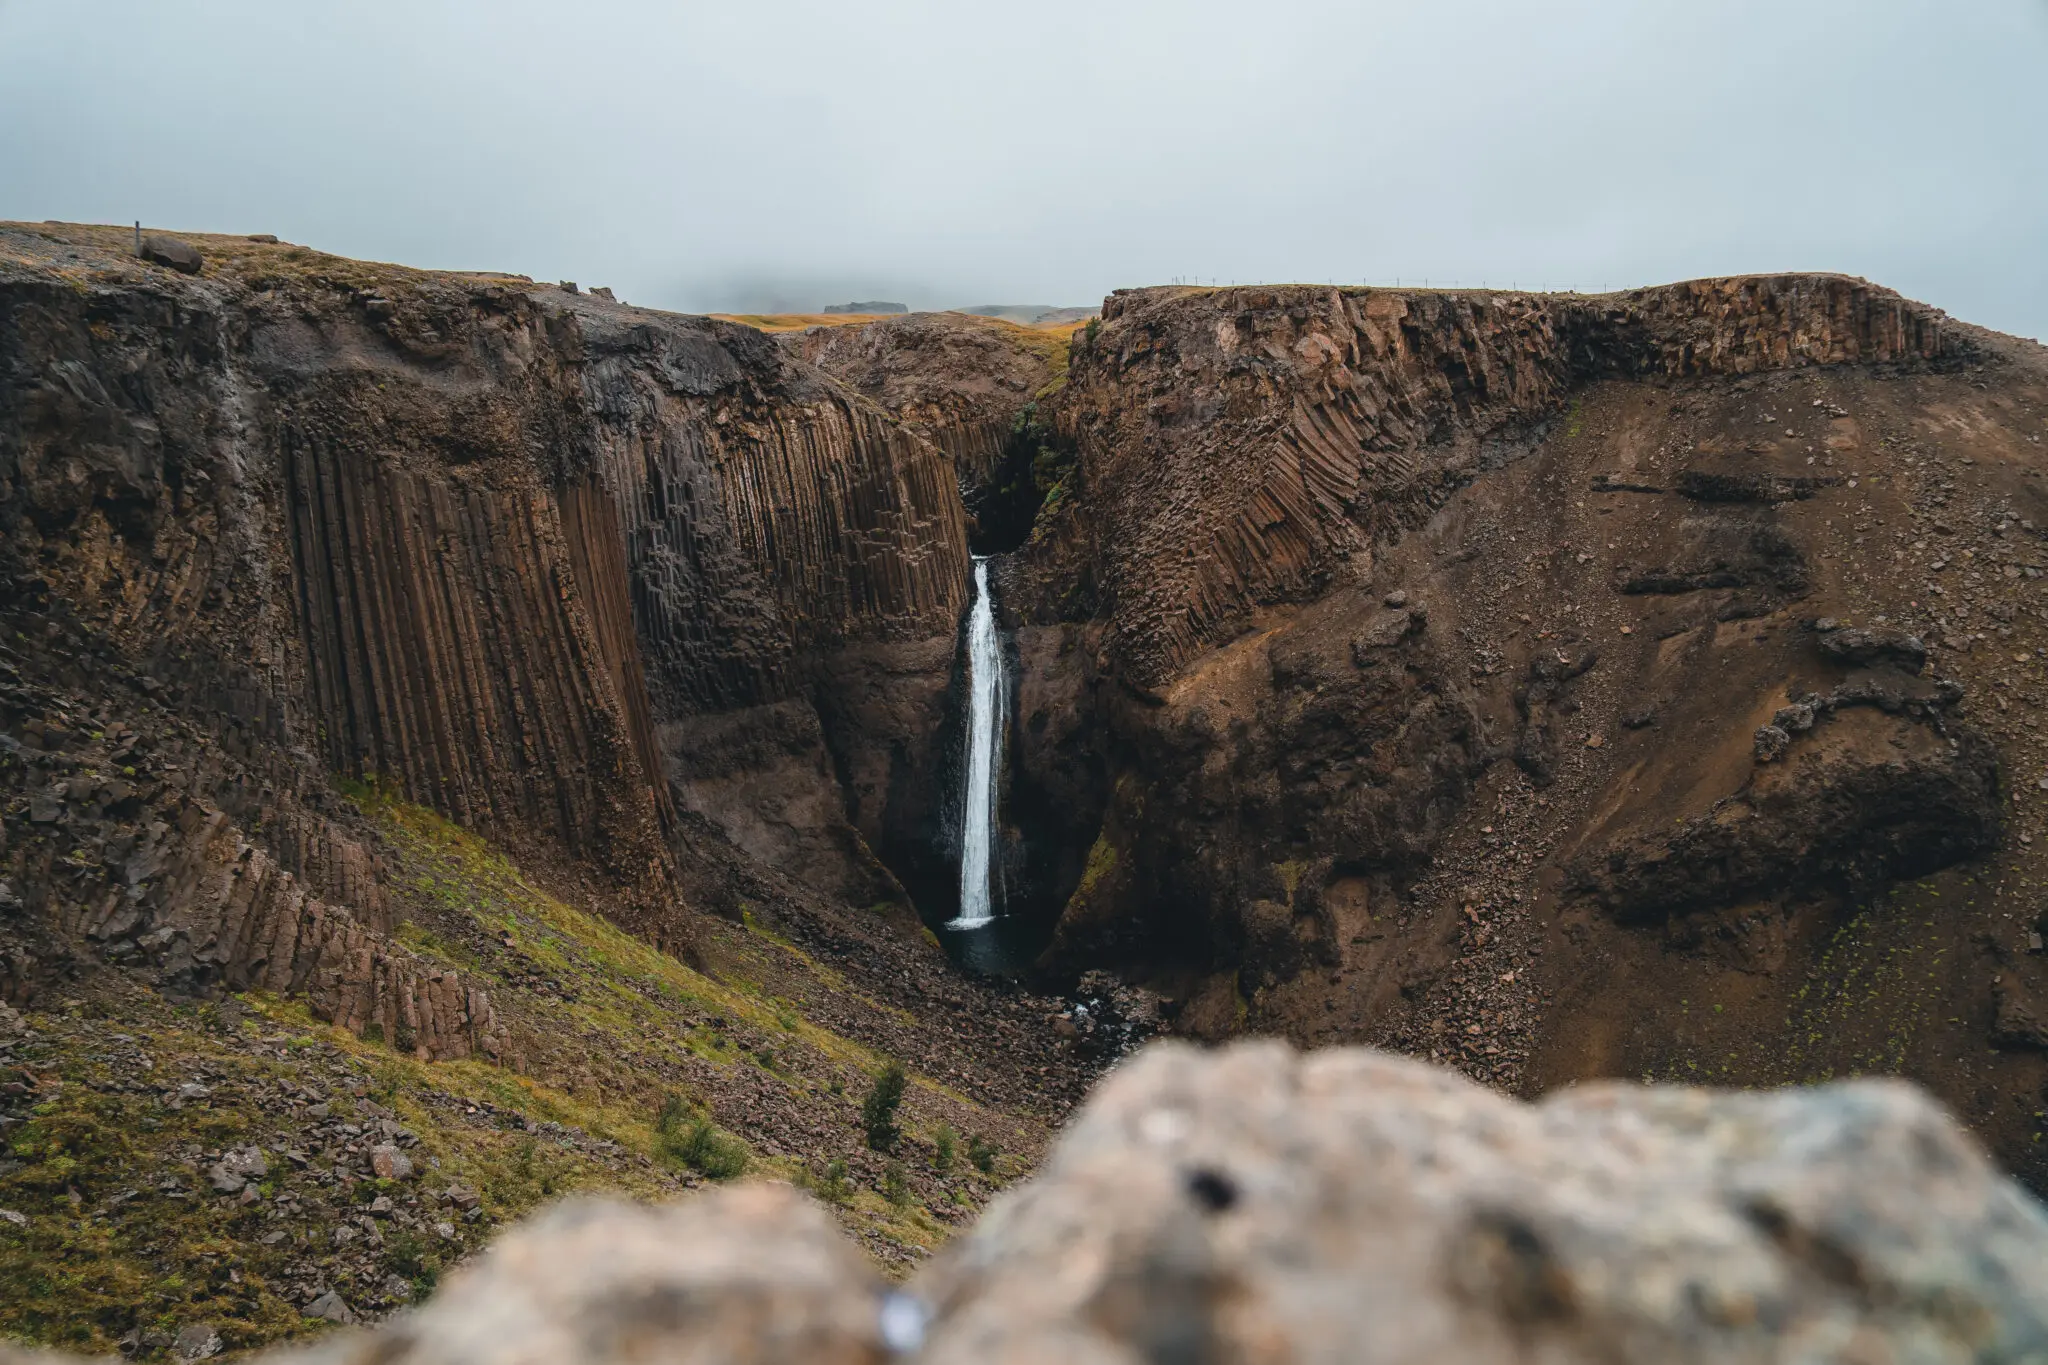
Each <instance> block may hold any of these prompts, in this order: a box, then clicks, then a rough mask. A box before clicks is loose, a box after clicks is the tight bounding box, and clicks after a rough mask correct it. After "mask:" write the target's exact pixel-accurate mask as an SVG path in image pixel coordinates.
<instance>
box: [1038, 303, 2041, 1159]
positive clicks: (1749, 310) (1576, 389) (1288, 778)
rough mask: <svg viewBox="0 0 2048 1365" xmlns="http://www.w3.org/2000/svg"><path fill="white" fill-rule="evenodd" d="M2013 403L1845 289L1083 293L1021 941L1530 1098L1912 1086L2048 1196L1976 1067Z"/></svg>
mask: <svg viewBox="0 0 2048 1365" xmlns="http://www.w3.org/2000/svg"><path fill="white" fill-rule="evenodd" d="M2044 414H2048V361H2044V358H2043V353H2042V352H2041V351H2040V350H2039V348H2037V347H2033V346H2030V345H2028V344H2025V343H2019V342H2014V341H2012V340H2010V339H2007V338H1999V337H1996V336H1993V335H1991V334H1989V333H1984V332H1981V331H1978V330H1976V329H1972V328H1969V327H1966V326H1963V325H1961V324H1958V323H1955V322H1952V321H1950V320H1948V319H1946V318H1945V317H1943V316H1942V315H1941V314H1939V313H1937V312H1935V311H1934V310H1932V309H1929V308H1926V307H1924V306H1923V305H1919V304H1915V303H1911V302H1909V301H1907V300H1904V299H1901V298H1899V297H1898V296H1896V295H1893V294H1890V293H1888V292H1887V291H1884V290H1881V289H1877V288H1874V287H1872V286H1870V285H1867V284H1865V283H1863V282H1861V281H1855V280H1848V279H1843V278H1839V277H1831V276H1782V277H1760V278H1751V279H1736V280H1717V281H1702V282H1696V283H1692V284H1687V285H1678V286H1672V287H1669V288H1663V289H1652V290H1639V291H1635V292H1632V293H1628V294H1622V295H1615V296H1608V297H1600V298H1591V297H1583V296H1562V297H1534V296H1526V295H1506V294H1482V293H1426V294H1425V293H1401V292H1397V291H1387V290H1329V289H1310V288H1296V289H1236V290H1201V291H1196V290H1147V291H1130V292H1126V293H1121V294H1119V295H1116V296H1114V297H1113V298H1112V299H1111V300H1110V301H1109V304H1108V305H1107V307H1106V308H1105V310H1104V315H1103V324H1102V326H1101V327H1100V329H1099V330H1098V331H1097V332H1096V333H1094V335H1093V336H1092V338H1082V339H1077V344H1076V347H1075V350H1074V354H1073V360H1072V364H1071V370H1070V380H1069V383H1068V386H1067V387H1066V389H1065V390H1064V391H1063V393H1062V394H1061V396H1060V397H1059V399H1058V401H1057V403H1056V404H1055V405H1054V411H1053V413H1052V419H1053V421H1054V422H1055V424H1056V425H1057V427H1058V429H1059V431H1060V432H1061V433H1062V435H1063V436H1064V437H1065V438H1066V439H1068V440H1070V441H1071V442H1072V443H1073V446H1074V451H1075V465H1074V468H1073V470H1072V473H1071V476H1070V478H1069V490H1068V492H1069V495H1068V496H1065V497H1063V498H1061V499H1060V500H1058V502H1057V503H1056V504H1055V505H1052V506H1049V507H1048V509H1047V511H1046V512H1045V513H1044V514H1042V515H1041V516H1040V518H1039V521H1038V524H1037V525H1036V527H1035V528H1034V530H1033V532H1032V535H1031V537H1030V540H1029V542H1028V543H1027V544H1026V545H1025V546H1024V547H1023V548H1022V549H1021V550H1020V551H1019V552H1018V553H1017V554H1016V556H1014V559H1013V562H1012V563H1011V564H1010V565H1009V567H1008V569H1007V571H1006V573H1005V575H1004V580H1003V581H1004V583H1005V585H1006V587H1007V589H1008V591H1007V594H1006V599H1007V601H1008V603H1009V605H1010V606H1011V607H1012V609H1013V610H1014V611H1015V612H1016V613H1017V615H1018V617H1019V618H1020V623H1019V625H1018V627H1017V633H1018V639H1019V651H1020V657H1021V658H1022V659H1024V660H1025V661H1026V662H1025V670H1026V675H1025V676H1024V677H1023V678H1022V679H1020V682H1019V696H1020V698H1022V697H1027V696H1037V697H1042V698H1047V699H1048V700H1047V701H1045V702H1044V703H1043V704H1041V705H1040V706H1038V707H1037V708H1036V714H1035V713H1034V708H1033V706H1031V705H1028V704H1023V703H1021V702H1020V706H1019V723H1018V729H1017V735H1016V739H1015V747H1014V749H1013V758H1012V761H1013V771H1014V774H1015V777H1014V781H1015V784H1016V789H1017V790H1018V791H1020V792H1025V791H1035V790H1059V791H1061V792H1063V793H1066V794H1067V795H1066V797H1065V799H1064V800H1063V801H1062V802H1061V810H1062V816H1063V821H1064V823H1061V824H1057V825H1054V824H1040V825H1038V826H1037V827H1036V828H1033V827H1030V826H1027V827H1026V828H1025V829H1024V831H1023V837H1024V839H1025V841H1026V843H1027V844H1028V843H1030V842H1031V841H1032V840H1033V839H1034V838H1036V839H1038V840H1040V841H1041V842H1047V843H1053V844H1056V845H1058V847H1057V848H1056V849H1055V850H1054V851H1053V852H1051V853H1049V854H1047V855H1045V861H1046V862H1047V863H1048V864H1050V865H1055V866H1057V867H1058V868H1059V869H1060V872H1059V874H1058V876H1057V877H1056V878H1053V879H1051V882H1052V884H1051V885H1049V886H1048V887H1047V888H1046V890H1045V893H1044V894H1045V895H1046V898H1047V901H1048V902H1050V903H1051V904H1054V905H1062V903H1063V908H1062V909H1061V910H1060V912H1059V924H1058V928H1057V931H1056V933H1055V935H1054V937H1053V940H1052V946H1051V948H1050V950H1049V953H1048V955H1047V957H1046V958H1045V959H1044V964H1043V965H1044V966H1046V967H1047V968H1048V969H1050V970H1053V971H1055V972H1057V973H1060V974H1073V973H1078V972H1079V971H1081V970H1083V969H1085V968H1088V967H1091V966H1097V965H1101V964H1104V963H1115V964H1120V965H1121V967H1122V969H1123V970H1124V971H1125V972H1126V973H1127V974H1129V975H1132V976H1134V977H1137V978H1139V979H1142V980H1145V981H1147V982H1149V983H1151V984H1152V985H1154V986H1155V987H1158V988H1159V989H1161V990H1163V991H1165V992H1166V994H1167V996H1168V1008H1169V1010H1170V1011H1178V1013H1177V1015H1176V1027H1178V1028H1181V1029H1183V1030H1185V1031H1187V1032H1190V1033H1194V1034H1197V1035H1202V1036H1217V1035H1223V1034H1229V1033H1233V1032H1238V1031H1242V1030H1274V1031H1284V1032H1286V1033H1288V1034H1290V1035H1291V1036H1294V1037H1296V1038H1298V1039H1303V1040H1311V1039H1324V1040H1343V1039H1364V1040H1369V1041H1375V1042H1381V1043H1385V1044H1391V1045H1394V1046H1398V1047H1401V1048H1404V1049H1409V1050H1413V1051H1416V1052H1420V1053H1423V1054H1426V1055H1431V1056H1436V1057H1440V1058H1444V1059H1447V1060H1454V1061H1456V1062H1457V1063H1458V1064H1460V1065H1462V1066H1464V1067H1466V1068H1467V1069H1468V1070H1470V1071H1471V1072H1472V1073H1473V1074H1475V1075H1479V1076H1482V1077H1485V1078H1488V1079H1491V1080H1493V1081H1495V1082H1497V1083H1501V1084H1506V1085H1511V1086H1512V1085H1527V1086H1531V1087H1536V1086H1541V1085H1545V1084H1554V1083H1557V1082H1559V1081H1562V1080H1566V1079H1575V1078H1580V1077H1586V1076H1595V1075H1611V1074H1623V1075H1642V1074H1645V1073H1649V1074H1652V1075H1676V1076H1686V1075H1694V1074H1708V1073H1709V1072H1710V1074H1712V1075H1714V1076H1716V1077H1725V1078H1726V1079H1728V1080H1731V1081H1747V1082H1767V1081H1784V1080H1803V1079H1813V1078H1819V1077H1823V1076H1826V1075H1830V1074H1841V1073H1842V1072H1844V1071H1846V1070H1858V1071H1861V1070H1870V1069H1880V1070H1894V1071H1898V1070H1902V1071H1904V1072H1905V1073H1906V1074H1909V1075H1913V1076H1915V1077H1918V1078H1921V1079H1924V1080H1925V1081H1927V1082H1928V1083H1929V1084H1931V1085H1933V1086H1935V1088H1936V1089H1937V1090H1939V1091H1940V1093H1942V1094H1943V1095H1944V1096H1945V1097H1947V1098H1949V1099H1950V1100H1951V1101H1952V1102H1953V1103H1955V1104H1956V1105H1957V1106H1958V1108H1959V1109H1960V1110H1962V1111H1963V1112H1964V1113H1965V1114H1967V1115H1968V1116H1969V1118H1970V1119H1971V1121H1973V1122H1976V1123H1980V1124H1982V1125H1984V1128H1985V1131H1986V1134H1987V1136H1988V1137H1989V1139H1990V1140H1991V1141H1993V1142H1994V1143H1995V1144H1996V1146H1997V1148H1998V1150H1999V1152H2000V1154H2001V1156H2002V1157H2003V1158H2004V1159H2006V1160H2008V1161H2012V1162H2013V1163H2015V1165H2016V1166H2017V1167H2019V1168H2020V1169H2021V1170H2022V1171H2024V1172H2027V1173H2028V1176H2027V1178H2028V1179H2030V1180H2038V1179H2042V1178H2048V1172H2043V1171H2042V1170H2041V1169H2039V1168H2038V1166H2037V1165H2035V1164H2030V1163H2032V1162H2033V1160H2034V1159H2033V1157H2032V1155H2031V1154H2032V1153H2034V1152H2036V1151H2038V1146H2037V1144H2036V1143H2035V1142H2034V1140H2033V1139H2034V1135H2035V1133H2036V1132H2037V1131H2038V1124H2037V1123H2036V1121H2035V1120H2034V1119H2033V1118H2031V1117H2029V1116H2028V1115H2031V1113H2032V1111H2031V1110H2029V1111H2028V1115H2022V1114H2020V1113H2019V1112H2018V1110H2017V1107H2013V1108H2006V1107H2002V1106H2000V1105H1998V1104H1997V1103H1996V1102H1995V1101H1994V1100H1993V1099H1992V1098H1991V1096H1993V1095H1996V1094H2032V1093H2035V1092H2036V1091H2038V1090H2039V1088H2040V1086H2041V1085H2042V1083H2043V1081H2044V1080H2048V1072H2044V1071H2043V1070H2042V1068H2041V1066H2040V1065H2039V1062H2038V1057H2037V1056H2036V1054H2034V1053H2032V1052H2031V1051H2030V1050H2029V1049H2027V1048H2026V1047H2023V1046H2016V1045H2013V1044H2010V1043H2000V1044H1999V1046H2000V1048H2001V1049H2003V1050H2001V1051H1998V1052H1995V1053H1994V1052H1991V1051H1990V1050H1989V1049H1988V1048H1987V1046H1986V1044H1987V1042H1991V1041H1994V1040H1995V1039H1998V1038H2018V1037H2022V1036H2025V1035H2026V1033H2027V1029H2026V1026H2024V1025H2022V1024H2019V1023H2013V1022H2009V1023H2008V1025H1999V1024H1998V1023H1997V1022H1996V1017H1997V1015H1998V1012H1999V1011H1998V1005H1997V1002H1996V1001H1995V1000H1994V999H1993V991H1992V990H1991V988H1990V987H1989V985H1988V983H1989V982H1990V981H1991V980H1992V979H1993V978H1994V976H1995V974H1996V973H1998V972H2007V973H2009V974H2010V977H2009V979H2010V980H2011V981H2012V982H2013V983H2014V984H2013V986H2012V987H2011V988H2009V989H2006V988H2002V989H2006V995H2005V996H2004V997H2002V998H2006V999H2012V1000H2018V999H2020V998H2021V988H2022V987H2023V986H2024V987H2025V989H2026V990H2029V991H2031V990H2033V989H2034V987H2033V986H2031V985H2029V984H2028V983H2031V982H2034V981H2037V980H2039V979H2040V978H2041V973H2042V966H2041V964H2042V961H2043V959H2042V958H2041V957H2040V956H2039V955H2038V954H2035V953H2033V952H2031V951H2030V949H2029V945H2030V944H2032V943H2035V942H2038V941H2039V939H2038V938H2037V937H2035V935H2037V934H2038V933H2039V931H2040V928H2041V925H2040V923H2039V917H2040V910H2039V906H2038V905H2037V904H2035V903H2034V902H2033V900H2032V899H2031V898H2030V896H2029V895H2028V893H2027V891H2026V887H2027V886H2028V885H2029V884H2030V883H2031V882H2032V881H2034V880H2035V878H2036V877H2037V876H2039V875H2043V873H2042V872H2041V871H2040V870H2037V869H2035V868H2034V860H2035V859H2036V858H2037V857H2038V856H2039V855H2038V854H2037V853H2036V852H2035V851H2034V850H2035V849H2036V848H2037V847H2039V846H2040V845H2039V844H2038V843H2037V842H2036V840H2037V838H2038V834H2039V833H2040V832H2039V831H2035V830H2034V829H2033V828H2032V826H2033V823H2034V821H2035V816H2036V812H2035V811H2034V810H2033V797H2032V796H2030V795H2027V794H2026V793H2027V792H2031V791H2032V788H2033V786H2034V785H2035V784H2033V782H2032V777H2033V776H2034V775H2037V770H2039V769H2040V768H2041V765H2042V764H2043V763H2044V762H2048V751H2044V750H2043V749H2042V748H2041V742H2040V740H2039V739H2038V737H2037V736H2036V735H2035V734H2034V732H2033V729H2032V727H2031V725H2030V723H2027V722H2026V721H2025V716H2026V715H2027V711H2028V708H2031V707H2033V706H2035V705H2037V704H2039V699H2038V697H2037V696H2036V693H2037V691H2038V689H2036V688H2035V687H2034V685H2033V682H2032V680H2031V672H2032V670H2033V669H2034V668H2036V667H2037V664H2036V661H2037V660H2038V659H2039V657H2040V638H2041V636H2042V633H2043V632H2042V628H2041V626H2040V625H2039V622H2040V621H2042V620H2043V619H2048V617H2044V616H2043V615H2042V613H2043V611H2044V606H2043V602H2042V599H2041V598H2040V593H2041V592H2042V591H2043V589H2042V588H2041V587H2040V586H2039V585H2040V584H2042V583H2043V582H2044V581H2048V580H2044V578H2043V573H2044V570H2048V554H2044V553H2043V552H2042V550H2041V548H2040V541H2041V538H2042V536H2043V535H2044V534H2048V530H2044V529H2043V528H2048V496H2044V492H2043V489H2042V486H2041V479H2042V477H2043V472H2044V463H2043V460H2042V458H2041V450H2042V445H2041V442H2042V441H2043V440H2048V434H2044V430H2043V428H2044V423H2048V416H2044ZM1040 639H1043V640H1063V641H1067V642H1070V646H1069V647H1070V648H1072V649H1079V650H1081V651H1084V652H1085V660H1086V666H1085V667H1081V666H1079V665H1078V664H1077V662H1076V661H1075V660H1074V659H1073V657H1072V654H1071V653H1062V652H1061V651H1059V650H1048V649H1045V648H1043V647H1034V646H1032V645H1031V643H1030V642H1032V641H1034V640H1040ZM1034 661H1036V662H1034ZM1034 670H1036V671H1037V673H1038V676H1034ZM1084 678H1085V679H1086V681H1085V683H1083V682H1080V681H1079V680H1081V679H1084ZM1052 698H1058V700H1050V699H1052ZM1076 736H1089V737H1090V738H1089V739H1088V741H1087V742H1086V744H1085V745H1082V744H1077V742H1076ZM1084 752H1085V753H1086V754H1088V755H1092V756H1093V758H1094V759H1095V761H1096V762H1097V763H1098V764H1099V767H1098V768H1097V769H1095V770H1094V771H1092V772H1091V771H1090V770H1089V768H1088V766H1087V763H1086V762H1084V761H1081V755H1082V754H1083V753H1084ZM1077 773H1078V774H1084V775H1085V777H1086V780H1085V781H1082V782H1079V783H1077V782H1076V781H1075V780H1074V779H1075V775H1076V774H1077ZM2019 773H2024V774H2026V775H2027V777H2026V781H2025V788H2024V791H2022V792H2021V794H2020V795H2019V796H2018V797H2017V799H2016V798H2015V796H2014V788H2015V787H2016V786H2018V785H2019V784H2018V783H2016V782H2015V781H2014V775H2015V774H2019ZM1014 809H1017V806H1014V805H1013V810H1014ZM2022 835H2024V836H2025V837H2024V838H2022V837H2020V836H2022ZM1905 879H1923V880H1922V881H1920V882H1918V883H1915V884H1911V885H1908V884H1905ZM1924 879H1932V880H1924ZM1908 907H1910V908H1908ZM1880 964H1882V965H1881V966H1880ZM1894 974H1896V975H1898V976H1899V977H1900V984H1897V985H1891V986H1878V985H1875V984H1865V983H1874V982H1875V981H1877V980H1884V981H1891V980H1892V977H1893V975H1894ZM1909 977H1910V979H1911V980H1912V981H1913V982H1914V984H1913V986H1912V987H1911V988H1910V991H1908V989H1907V988H1906V987H1905V986H1904V985H1903V981H1904V979H1906V978H1909ZM1909 1002H1910V1003H1909ZM2022 1012H2023V1011H2022V1007H2021V1006H2017V1005H2015V1006H2009V1007H2007V1008H2006V1009H2005V1011H2004V1014H2005V1017H2006V1019H2007V1020H2008V1021H2014V1020H2018V1019H2019V1018H2020V1017H2021V1014H2022Z"/></svg>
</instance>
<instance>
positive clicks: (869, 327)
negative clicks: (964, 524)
mask: <svg viewBox="0 0 2048 1365" xmlns="http://www.w3.org/2000/svg"><path fill="white" fill-rule="evenodd" d="M782 344H783V345H784V346H786V347H787V348H788V349H789V350H790V351H791V352H792V353H793V354H796V355H799V356H801V357H802V358H803V359H804V360H806V361H808V362H810V363H811V364H814V365H816V366H817V367H818V368H819V369H822V370H824V371H825V372H826V373H827V374H830V375H832V376H833V377H835V378H837V379H839V380H842V381H843V382H845V383H846V384H847V385H849V386H850V387H852V388H854V389H856V390H858V391H859V392H860V393H862V394H865V395H866V396H867V397H868V398H870V399H872V400H874V402H876V403H877V404H879V405H880V406H881V407H882V408H884V409H885V410H886V411H888V412H889V413H891V414H893V415H894V416H895V417H896V419H897V420H898V421H900V422H902V423H903V424H904V425H905V426H907V427H910V428H911V429H913V430H915V431H917V432H918V433H919V434H921V435H923V436H924V437H925V438H926V439H928V440H930V441H931V442H932V443H933V444H935V445H937V446H938V447H939V448H940V449H941V450H943V451H944V452H945V453H946V455H947V457H948V458H949V459H951V460H952V461H953V466H954V468H955V469H956V470H957V471H958V473H959V477H960V481H961V483H962V485H963V486H965V487H967V488H969V489H974V488H978V487H980V486H981V485H983V484H985V483H987V482H988V480H989V479H990V478H991V477H993V476H994V475H995V473H996V469H997V466H998V464H1000V463H1001V461H1002V458H1003V454H1004V447H1005V445H1006V443H1007V442H1008V441H1009V438H1010V434H1011V430H1012V428H1013V427H1014V426H1015V424H1016V420H1017V417H1018V414H1019V413H1021V412H1022V411H1023V410H1024V408H1025V407H1026V406H1027V405H1028V404H1030V403H1031V402H1033V401H1034V400H1035V399H1036V398H1037V397H1038V396H1039V395H1040V394H1041V392H1043V391H1044V390H1045V389H1046V388H1047V387H1048V386H1049V385H1051V384H1052V383H1053V381H1054V379H1055V378H1056V377H1057V376H1058V375H1059V373H1060V372H1061V371H1062V369H1063V368H1064V362H1065V352H1066V338H1065V336H1064V335H1063V334H1062V333H1061V332H1060V331H1057V330H1041V329H1037V328H1030V327H1020V326H1018V325H1016V324H1015V323H1010V322H1004V321H1002V320H1000V319H997V318H988V317H979V316H977V315H975V314H972V313H911V314H908V315H906V316H904V317H900V318H885V319H882V320H880V321H876V322H870V323H867V324H864V325H862V326H859V327H811V328H807V329H805V330H804V331H802V332H793V333H788V334H786V335H785V336H784V337H783V338H782Z"/></svg>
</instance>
